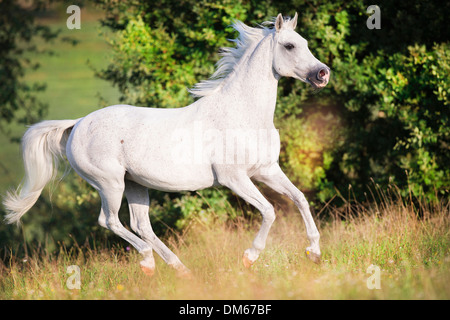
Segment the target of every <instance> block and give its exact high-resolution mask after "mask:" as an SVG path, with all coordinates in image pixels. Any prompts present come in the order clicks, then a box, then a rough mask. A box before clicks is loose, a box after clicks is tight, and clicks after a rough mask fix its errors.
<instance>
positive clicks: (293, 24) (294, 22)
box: [291, 12, 298, 30]
mask: <svg viewBox="0 0 450 320" xmlns="http://www.w3.org/2000/svg"><path fill="white" fill-rule="evenodd" d="M297 18H298V14H297V12H296V13H295V15H294V18H292V20H291V24H292V29H294V30H295V27H297Z"/></svg>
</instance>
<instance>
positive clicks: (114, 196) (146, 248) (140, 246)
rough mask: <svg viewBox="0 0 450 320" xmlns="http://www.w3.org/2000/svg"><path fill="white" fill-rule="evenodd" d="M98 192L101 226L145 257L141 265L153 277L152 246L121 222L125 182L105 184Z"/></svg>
mask: <svg viewBox="0 0 450 320" xmlns="http://www.w3.org/2000/svg"><path fill="white" fill-rule="evenodd" d="M98 191H99V193H100V197H101V199H102V208H101V212H100V217H99V223H100V225H102V226H104V227H106V228H108V229H109V230H111V231H112V232H114V233H115V234H116V235H118V236H119V237H121V238H123V239H124V240H126V241H128V242H129V243H130V244H131V245H132V246H133V247H135V248H136V249H137V250H138V252H139V253H140V254H142V255H143V256H144V260H142V261H141V263H140V264H141V268H142V270H143V271H144V272H145V273H146V274H149V275H152V274H153V272H154V270H155V260H154V258H153V252H152V247H151V245H150V244H149V243H147V242H145V241H143V240H142V239H140V238H139V237H138V236H136V235H135V234H133V233H132V232H130V231H128V230H127V229H126V228H125V227H124V226H123V225H122V223H121V222H120V221H119V209H120V204H121V202H122V195H123V191H124V181H123V180H122V181H114V182H113V183H106V182H103V183H102V186H101V187H100V188H99V190H98Z"/></svg>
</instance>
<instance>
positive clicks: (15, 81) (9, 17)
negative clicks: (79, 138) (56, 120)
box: [0, 0, 58, 134]
mask: <svg viewBox="0 0 450 320" xmlns="http://www.w3.org/2000/svg"><path fill="white" fill-rule="evenodd" d="M47 4H48V1H43V0H37V1H33V2H31V3H28V4H26V3H22V2H19V1H14V0H3V1H1V2H0V25H1V28H0V83H1V90H0V131H2V132H3V133H4V134H5V133H8V124H9V123H12V122H17V123H21V124H30V123H33V122H36V121H37V120H38V119H41V118H42V117H43V115H44V114H45V112H46V108H47V106H46V104H44V103H42V102H41V101H39V100H37V98H36V93H37V92H39V91H42V90H44V89H45V84H39V83H33V84H28V83H25V81H23V76H24V74H25V70H26V69H27V68H31V69H36V68H38V67H39V64H37V63H33V62H32V61H31V60H30V59H29V58H26V56H27V55H26V54H27V53H36V52H37V48H36V46H35V45H34V44H33V42H32V40H33V39H35V38H36V37H41V38H42V39H44V40H45V41H49V40H51V39H53V38H55V37H56V36H57V34H58V32H55V31H52V30H51V29H50V28H49V27H47V26H42V25H38V24H36V22H35V17H36V14H37V13H38V12H42V11H43V10H44V9H45V7H46V5H47Z"/></svg>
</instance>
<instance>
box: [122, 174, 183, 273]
mask: <svg viewBox="0 0 450 320" xmlns="http://www.w3.org/2000/svg"><path fill="white" fill-rule="evenodd" d="M125 196H126V198H127V201H128V207H129V209H130V225H131V229H133V231H135V232H136V233H137V234H138V235H139V236H140V237H141V238H142V239H143V240H144V241H145V242H147V243H149V244H150V245H151V246H152V248H153V250H155V251H156V253H157V254H158V255H159V256H161V258H162V259H163V260H164V261H165V262H166V263H167V264H168V265H170V266H172V267H173V268H175V269H176V270H177V271H178V274H179V275H180V276H187V275H188V274H189V272H190V271H189V269H188V268H186V267H185V266H184V265H183V263H181V261H180V259H178V257H177V256H176V255H175V254H174V253H173V252H172V251H171V250H170V249H169V248H168V247H167V246H166V245H165V244H164V243H163V242H162V241H161V240H160V239H159V238H158V237H157V236H156V234H155V233H154V231H153V229H152V226H151V224H150V218H149V214H148V210H149V203H150V199H149V196H148V189H147V188H146V187H144V186H142V185H140V184H137V183H135V182H133V181H130V180H125Z"/></svg>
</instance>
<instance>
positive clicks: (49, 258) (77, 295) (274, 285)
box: [0, 201, 450, 299]
mask: <svg viewBox="0 0 450 320" xmlns="http://www.w3.org/2000/svg"><path fill="white" fill-rule="evenodd" d="M352 211H353V213H352V215H351V216H350V215H348V214H347V213H343V212H339V211H337V210H332V216H333V215H334V217H333V218H330V219H327V220H326V221H325V220H324V221H320V223H319V229H320V232H321V246H322V254H323V256H322V263H321V264H320V265H316V264H313V263H312V262H311V261H309V260H308V259H307V258H306V257H305V255H304V249H305V247H306V246H307V240H306V237H305V232H304V227H303V223H302V221H301V219H300V217H299V215H297V214H295V213H294V212H289V213H285V214H281V213H279V214H278V218H277V220H276V221H275V223H274V227H273V228H272V230H271V233H270V235H269V239H268V243H267V247H266V250H265V251H264V252H263V253H262V254H261V256H260V258H259V259H258V261H257V262H256V263H255V265H253V266H252V268H251V269H250V270H247V269H245V268H244V267H243V265H242V262H241V255H242V253H243V251H244V250H245V249H246V248H247V247H248V246H249V244H250V243H251V241H252V239H253V236H254V235H255V233H256V231H257V228H258V226H259V221H255V222H254V223H252V224H251V225H250V226H249V225H246V223H243V222H242V223H240V222H237V223H234V224H232V225H223V224H218V225H214V226H209V227H205V226H202V225H197V224H193V225H191V227H190V228H188V230H186V232H185V233H183V234H182V235H178V236H171V237H167V239H165V242H166V243H167V244H168V245H169V247H171V248H172V249H173V251H174V252H175V253H176V254H177V255H178V256H179V257H180V259H181V260H182V261H183V262H184V263H185V264H186V266H187V267H188V268H190V269H191V271H192V277H191V279H183V278H178V277H177V276H176V274H175V272H174V270H172V269H171V268H169V267H168V266H167V265H165V264H164V262H163V261H162V260H161V259H160V258H159V257H157V258H156V268H157V269H156V272H155V274H154V276H153V277H151V278H149V277H147V276H145V275H144V274H143V273H142V272H141V270H140V267H139V261H140V259H141V257H140V255H139V254H138V253H137V252H136V251H134V250H133V249H131V250H130V251H127V250H125V249H124V248H120V247H117V248H115V249H112V250H106V249H103V248H91V247H83V246H81V247H77V248H73V249H71V250H66V249H64V248H63V247H61V249H60V252H59V254H52V255H50V254H48V253H46V251H45V250H44V249H40V250H35V252H34V253H33V254H31V257H29V258H28V259H27V260H26V261H23V260H21V259H20V258H12V259H11V261H10V262H9V264H8V265H4V266H3V267H2V268H1V271H0V279H1V280H0V299H449V298H450V286H449V283H450V247H449V244H450V238H449V232H450V231H449V230H450V229H449V219H448V218H449V207H448V204H447V205H445V206H444V205H443V204H437V205H435V206H433V207H428V208H424V210H423V216H422V217H420V218H419V217H418V216H417V215H416V213H415V212H416V211H417V210H413V208H412V207H411V206H410V205H404V204H402V203H401V202H395V201H389V202H388V203H386V202H385V204H382V205H380V206H379V207H377V206H372V207H369V208H364V207H362V206H356V207H355V206H354V207H352ZM345 215H347V217H346V219H343V218H342V217H343V216H345ZM71 265H76V266H79V268H80V269H79V270H80V273H79V275H80V278H79V280H80V282H79V283H80V289H69V288H70V287H71V285H70V284H71V283H74V282H73V279H74V278H73V277H72V278H71V276H73V275H74V273H73V271H71V270H70V269H69V270H68V269H67V268H68V267H69V266H71ZM371 265H374V266H376V267H375V268H373V269H370V268H369V267H370V266H371ZM376 268H379V269H378V270H379V273H378V275H379V278H378V279H379V289H377V288H376V281H375V277H377V273H376V271H374V270H376ZM68 271H69V272H68ZM368 282H369V285H368ZM68 283H69V284H68Z"/></svg>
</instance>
